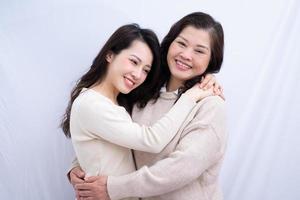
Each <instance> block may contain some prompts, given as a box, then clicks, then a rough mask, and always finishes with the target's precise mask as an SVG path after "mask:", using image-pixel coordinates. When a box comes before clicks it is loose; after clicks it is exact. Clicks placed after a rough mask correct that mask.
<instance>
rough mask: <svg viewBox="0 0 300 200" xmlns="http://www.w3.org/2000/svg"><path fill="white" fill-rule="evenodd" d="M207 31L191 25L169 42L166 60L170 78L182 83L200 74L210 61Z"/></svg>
mask: <svg viewBox="0 0 300 200" xmlns="http://www.w3.org/2000/svg"><path fill="white" fill-rule="evenodd" d="M210 57H211V47H210V36H209V33H208V32H207V31H205V30H203V29H197V28H195V27H193V26H187V27H186V28H184V29H183V30H182V31H181V32H180V33H179V35H178V36H177V38H175V40H174V41H173V42H172V43H171V45H170V47H169V50H168V54H167V62H168V65H169V69H170V72H171V80H175V81H176V82H179V83H180V84H183V83H184V82H185V81H186V80H188V79H191V78H193V77H195V76H197V75H200V74H202V73H203V72H204V71H205V70H206V68H207V66H208V64H209V61H210Z"/></svg>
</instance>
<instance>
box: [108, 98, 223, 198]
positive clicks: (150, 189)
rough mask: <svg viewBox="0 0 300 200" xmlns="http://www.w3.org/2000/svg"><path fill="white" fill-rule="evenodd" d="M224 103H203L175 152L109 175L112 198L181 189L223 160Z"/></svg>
mask: <svg viewBox="0 0 300 200" xmlns="http://www.w3.org/2000/svg"><path fill="white" fill-rule="evenodd" d="M224 113H225V111H224V104H223V103H219V102H217V103H215V102H214V103H211V104H209V105H207V104H204V105H202V107H201V108H200V109H199V113H198V114H197V116H196V117H195V118H194V119H193V121H192V122H191V123H190V125H189V126H187V127H186V129H185V130H184V132H183V134H182V135H183V137H182V138H181V140H180V141H179V144H178V145H177V146H176V149H175V151H174V152H172V153H171V154H169V156H168V157H167V158H165V159H163V160H160V161H158V162H157V163H155V164H154V165H152V166H151V167H148V166H144V167H142V168H141V169H139V170H138V171H136V172H133V173H131V174H127V175H123V176H109V177H108V192H109V195H110V198H111V199H112V200H116V199H122V198H126V197H149V196H157V195H161V194H165V193H168V192H171V191H174V190H176V189H179V188H182V187H184V186H185V185H187V184H188V183H190V182H192V181H194V180H195V179H197V178H198V177H199V176H201V174H202V173H203V172H204V171H205V170H207V169H208V168H209V167H210V166H212V165H214V163H216V162H217V161H218V160H220V159H221V158H222V156H223V153H224V146H225V141H226V128H225V115H224Z"/></svg>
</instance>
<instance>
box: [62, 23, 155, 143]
mask: <svg viewBox="0 0 300 200" xmlns="http://www.w3.org/2000/svg"><path fill="white" fill-rule="evenodd" d="M135 40H140V41H142V42H144V43H145V44H146V45H148V47H149V48H150V50H151V52H152V54H153V61H152V67H151V70H150V72H149V73H148V75H147V78H146V80H145V81H144V82H143V83H142V84H141V85H140V86H139V87H137V88H136V89H134V90H133V91H131V92H130V93H129V94H119V95H118V97H117V100H118V103H119V105H121V106H124V107H125V108H126V110H127V111H128V112H129V113H131V110H132V107H133V105H134V104H135V103H137V105H138V106H139V107H144V106H145V105H146V103H147V102H148V101H149V100H150V99H151V98H152V97H153V96H154V94H155V92H156V90H157V83H156V81H157V79H158V76H159V74H158V73H159V66H160V54H159V41H158V39H157V36H156V35H155V33H154V32H153V31H152V30H150V29H142V28H140V27H139V25H137V24H128V25H124V26H121V27H120V28H118V29H117V30H116V31H115V32H114V33H113V34H112V35H111V37H110V38H109V39H108V41H107V42H106V43H105V44H104V46H103V47H102V49H101V50H100V52H99V53H98V55H97V56H96V58H95V59H94V61H93V63H92V66H91V67H90V69H89V70H88V71H87V72H86V73H85V74H84V75H83V76H82V77H81V78H80V79H79V80H78V82H77V84H76V85H75V87H74V89H73V90H72V92H71V97H70V101H69V104H68V106H67V108H66V112H65V114H64V116H63V119H62V121H61V125H60V126H61V128H62V130H63V132H64V134H65V135H66V136H67V137H71V134H70V114H71V108H72V104H73V102H74V100H75V99H76V98H77V97H78V95H79V94H80V92H81V90H82V89H83V88H89V87H91V86H92V85H94V84H95V83H100V82H101V81H102V80H103V79H104V78H105V75H106V72H107V68H108V63H107V61H106V55H107V54H108V53H109V52H112V53H113V54H115V55H117V54H119V53H120V52H121V51H122V50H123V49H126V48H129V47H130V45H131V44H132V42H133V41H135Z"/></svg>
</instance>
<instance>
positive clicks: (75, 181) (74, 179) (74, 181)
mask: <svg viewBox="0 0 300 200" xmlns="http://www.w3.org/2000/svg"><path fill="white" fill-rule="evenodd" d="M70 181H71V184H72V185H75V184H78V183H84V180H83V179H82V178H80V177H78V176H77V175H76V174H74V173H71V174H70Z"/></svg>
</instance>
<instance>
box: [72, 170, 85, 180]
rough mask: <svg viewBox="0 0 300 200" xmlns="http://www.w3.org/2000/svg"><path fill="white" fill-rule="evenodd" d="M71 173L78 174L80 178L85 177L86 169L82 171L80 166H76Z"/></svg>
mask: <svg viewBox="0 0 300 200" xmlns="http://www.w3.org/2000/svg"><path fill="white" fill-rule="evenodd" d="M71 173H74V174H75V175H76V176H78V178H84V176H85V173H84V171H82V169H81V168H80V167H75V168H74V169H72V171H71Z"/></svg>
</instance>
